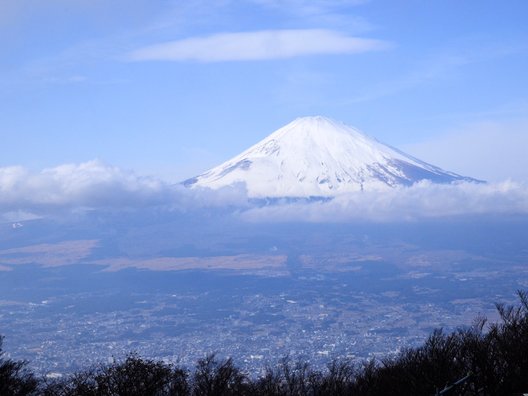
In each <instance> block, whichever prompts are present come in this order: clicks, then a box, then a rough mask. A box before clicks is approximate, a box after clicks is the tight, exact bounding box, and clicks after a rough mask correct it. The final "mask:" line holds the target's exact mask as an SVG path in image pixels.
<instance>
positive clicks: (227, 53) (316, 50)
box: [128, 29, 388, 62]
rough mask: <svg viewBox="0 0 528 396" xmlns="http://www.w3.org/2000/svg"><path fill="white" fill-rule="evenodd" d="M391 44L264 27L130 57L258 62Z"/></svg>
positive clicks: (161, 46)
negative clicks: (260, 29) (263, 28)
mask: <svg viewBox="0 0 528 396" xmlns="http://www.w3.org/2000/svg"><path fill="white" fill-rule="evenodd" d="M387 47H388V44H387V43H386V42H384V41H381V40H375V39H365V38H357V37H350V36H347V35H344V34H342V33H339V32H336V31H332V30H326V29H297V30H262V31H254V32H237V33H218V34H213V35H211V36H206V37H191V38H186V39H183V40H177V41H171V42H166V43H161V44H156V45H151V46H148V47H144V48H140V49H137V50H135V51H133V52H132V53H130V54H129V56H128V58H129V59H131V60H134V61H152V60H164V61H199V62H225V61H255V60H266V59H285V58H293V57H298V56H305V55H323V54H351V53H360V52H368V51H376V50H382V49H385V48H387Z"/></svg>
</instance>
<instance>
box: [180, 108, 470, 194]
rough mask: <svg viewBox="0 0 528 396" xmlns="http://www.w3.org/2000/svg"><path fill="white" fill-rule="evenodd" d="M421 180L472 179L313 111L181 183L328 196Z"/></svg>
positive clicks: (254, 191) (256, 191) (250, 190)
mask: <svg viewBox="0 0 528 396" xmlns="http://www.w3.org/2000/svg"><path fill="white" fill-rule="evenodd" d="M424 179H427V180H430V181H432V182H436V183H450V182H453V181H457V180H466V181H477V180H475V179H471V178H468V177H464V176H460V175H457V174H455V173H452V172H446V171H444V170H442V169H440V168H438V167H435V166H433V165H430V164H427V163H425V162H423V161H420V160H418V159H416V158H414V157H411V156H410V155H407V154H405V153H403V152H401V151H399V150H397V149H394V148H392V147H390V146H388V145H385V144H383V143H381V142H378V141H377V140H375V139H373V138H371V137H369V136H367V135H365V134H363V133H362V132H360V131H359V130H357V129H355V128H352V127H349V126H347V125H345V124H343V123H341V122H337V121H334V120H332V119H329V118H326V117H322V116H314V117H302V118H297V119H296V120H294V121H292V122H291V123H289V124H288V125H286V126H284V127H282V128H280V129H278V130H277V131H275V132H273V133H272V134H271V135H269V136H268V137H267V138H265V139H264V140H262V141H260V142H259V143H257V144H255V145H254V146H252V147H250V148H249V149H247V150H246V151H244V152H243V153H241V154H239V155H237V156H236V157H234V158H232V159H230V160H228V161H226V162H224V163H223V164H221V165H218V166H217V167H215V168H213V169H211V170H209V171H207V172H205V173H203V174H201V175H199V176H196V177H194V178H192V179H188V180H186V181H185V182H184V185H186V186H187V187H191V188H192V187H209V188H212V189H217V188H220V187H225V186H229V185H233V184H235V183H245V185H246V188H247V191H248V195H249V196H250V197H254V198H264V197H329V196H335V195H338V194H341V193H346V192H351V191H360V190H384V189H388V188H391V187H395V186H401V185H405V186H407V185H411V184H413V183H415V182H417V181H420V180H424Z"/></svg>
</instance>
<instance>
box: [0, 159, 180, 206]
mask: <svg viewBox="0 0 528 396" xmlns="http://www.w3.org/2000/svg"><path fill="white" fill-rule="evenodd" d="M169 195H170V190H169V188H168V187H167V186H166V185H165V184H164V183H162V182H161V181H159V180H156V179H154V178H149V177H142V176H138V175H136V174H135V173H133V172H130V171H124V170H122V169H119V168H117V167H113V166H109V165H106V164H104V163H102V162H100V161H97V160H95V161H89V162H85V163H81V164H66V165H61V166H57V167H55V168H49V169H44V170H43V171H41V172H36V173H35V172H30V171H29V170H27V169H25V168H23V167H20V166H11V167H4V168H0V207H1V208H2V209H3V211H7V210H36V211H38V210H40V209H50V208H65V207H72V208H74V207H77V208H79V207H86V208H91V207H127V206H135V207H137V206H142V205H153V204H160V203H164V202H166V201H167V198H168V197H169Z"/></svg>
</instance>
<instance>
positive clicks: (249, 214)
mask: <svg viewBox="0 0 528 396" xmlns="http://www.w3.org/2000/svg"><path fill="white" fill-rule="evenodd" d="M149 208H163V209H165V210H170V211H179V212H186V213H192V212H194V211H196V212H200V211H203V210H208V209H211V208H213V209H214V210H221V211H225V212H226V213H227V214H229V215H231V216H234V218H235V217H236V219H238V220H243V221H248V222H350V221H356V220H359V221H378V222H379V221H382V222H383V221H414V220H420V219H430V218H442V217H452V216H464V215H483V214H497V215H511V214H528V186H527V185H526V184H522V183H518V182H513V181H505V182H501V183H489V184H475V183H458V184H433V183H430V182H420V183H417V184H415V185H413V186H411V187H400V188H394V189H390V190H387V191H376V192H368V191H365V192H357V193H350V194H343V195H340V196H337V197H336V198H334V199H332V200H328V201H315V202H306V201H293V202H292V201H291V200H285V201H284V202H274V203H273V204H270V203H267V204H263V203H262V202H258V203H254V202H252V201H251V200H249V199H248V196H247V191H246V189H245V187H244V185H242V184H240V185H235V186H233V187H229V188H223V189H220V190H210V189H207V188H203V189H187V188H185V187H183V186H182V185H171V184H168V183H165V182H163V181H161V180H159V179H157V178H154V177H145V176H139V175H137V174H135V173H134V172H132V171H126V170H122V169H120V168H117V167H114V166H110V165H107V164H104V163H102V162H100V161H90V162H85V163H81V164H66V165H61V166H57V167H54V168H49V169H44V170H42V171H40V172H31V171H29V170H28V169H26V168H23V167H18V166H13V167H4V168H0V217H1V218H3V219H4V220H6V221H8V220H9V221H16V220H17V217H22V218H31V217H32V216H46V215H48V214H57V213H70V212H71V211H78V210H86V209H94V210H97V209H104V210H123V209H126V210H145V209H149Z"/></svg>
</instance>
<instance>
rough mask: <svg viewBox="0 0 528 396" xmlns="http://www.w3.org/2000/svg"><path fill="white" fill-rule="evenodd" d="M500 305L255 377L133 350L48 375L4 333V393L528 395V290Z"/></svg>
mask: <svg viewBox="0 0 528 396" xmlns="http://www.w3.org/2000/svg"><path fill="white" fill-rule="evenodd" d="M518 296H519V303H518V304H517V305H511V306H507V305H504V304H497V310H498V313H499V316H500V320H499V321H498V322H496V323H488V321H487V320H486V318H483V317H478V318H475V320H474V323H473V325H472V326H471V327H461V328H459V329H457V330H455V331H453V332H450V333H446V332H443V331H442V330H440V329H439V330H435V331H434V332H433V333H432V334H431V335H430V336H429V337H428V339H427V340H426V341H425V342H424V343H423V344H422V345H421V346H419V347H415V348H408V349H405V350H403V351H401V352H400V353H399V354H397V355H396V356H394V357H389V358H386V359H382V360H380V361H375V360H371V361H367V362H364V361H353V360H333V361H330V362H329V363H328V365H327V368H326V369H325V370H316V369H313V368H311V367H310V365H309V364H308V363H306V362H303V361H293V360H291V359H289V358H288V357H285V358H282V359H280V360H279V361H278V363H277V365H275V366H270V367H265V368H263V373H264V374H263V375H262V376H261V377H259V378H251V377H249V376H248V375H247V374H245V373H244V372H243V371H242V370H241V369H239V368H238V367H237V366H236V363H235V362H233V360H232V359H220V358H217V357H216V356H215V355H214V354H211V355H208V356H206V357H204V358H203V359H200V360H199V361H198V362H197V363H196V365H195V367H193V368H191V369H189V368H186V367H180V366H176V365H171V364H167V363H165V362H161V361H155V360H151V359H146V358H143V357H141V356H138V355H136V354H134V353H131V354H130V355H128V356H127V357H126V358H124V359H123V360H121V361H117V362H115V363H112V364H101V365H98V366H95V367H91V368H87V369H85V370H83V371H80V372H76V373H73V374H71V375H69V376H66V377H64V378H60V379H49V378H40V377H38V376H36V375H35V374H34V373H33V372H32V371H31V370H30V369H29V366H28V362H25V361H16V360H13V359H9V358H6V356H5V354H4V351H3V350H2V339H1V338H0V396H11V395H24V396H25V395H44V396H81V395H83V396H84V395H86V396H104V395H112V396H136V395H137V396H148V395H152V396H169V395H181V396H202V395H203V396H206V395H207V396H222V395H255V396H259V395H275V396H283V395H284V396H301V395H302V396H304V395H306V396H318V395H321V396H322V395H336V396H339V395H352V396H354V395H358V396H359V395H361V396H362V395H408V396H412V395H521V394H523V393H528V293H527V292H525V291H519V292H518Z"/></svg>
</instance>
